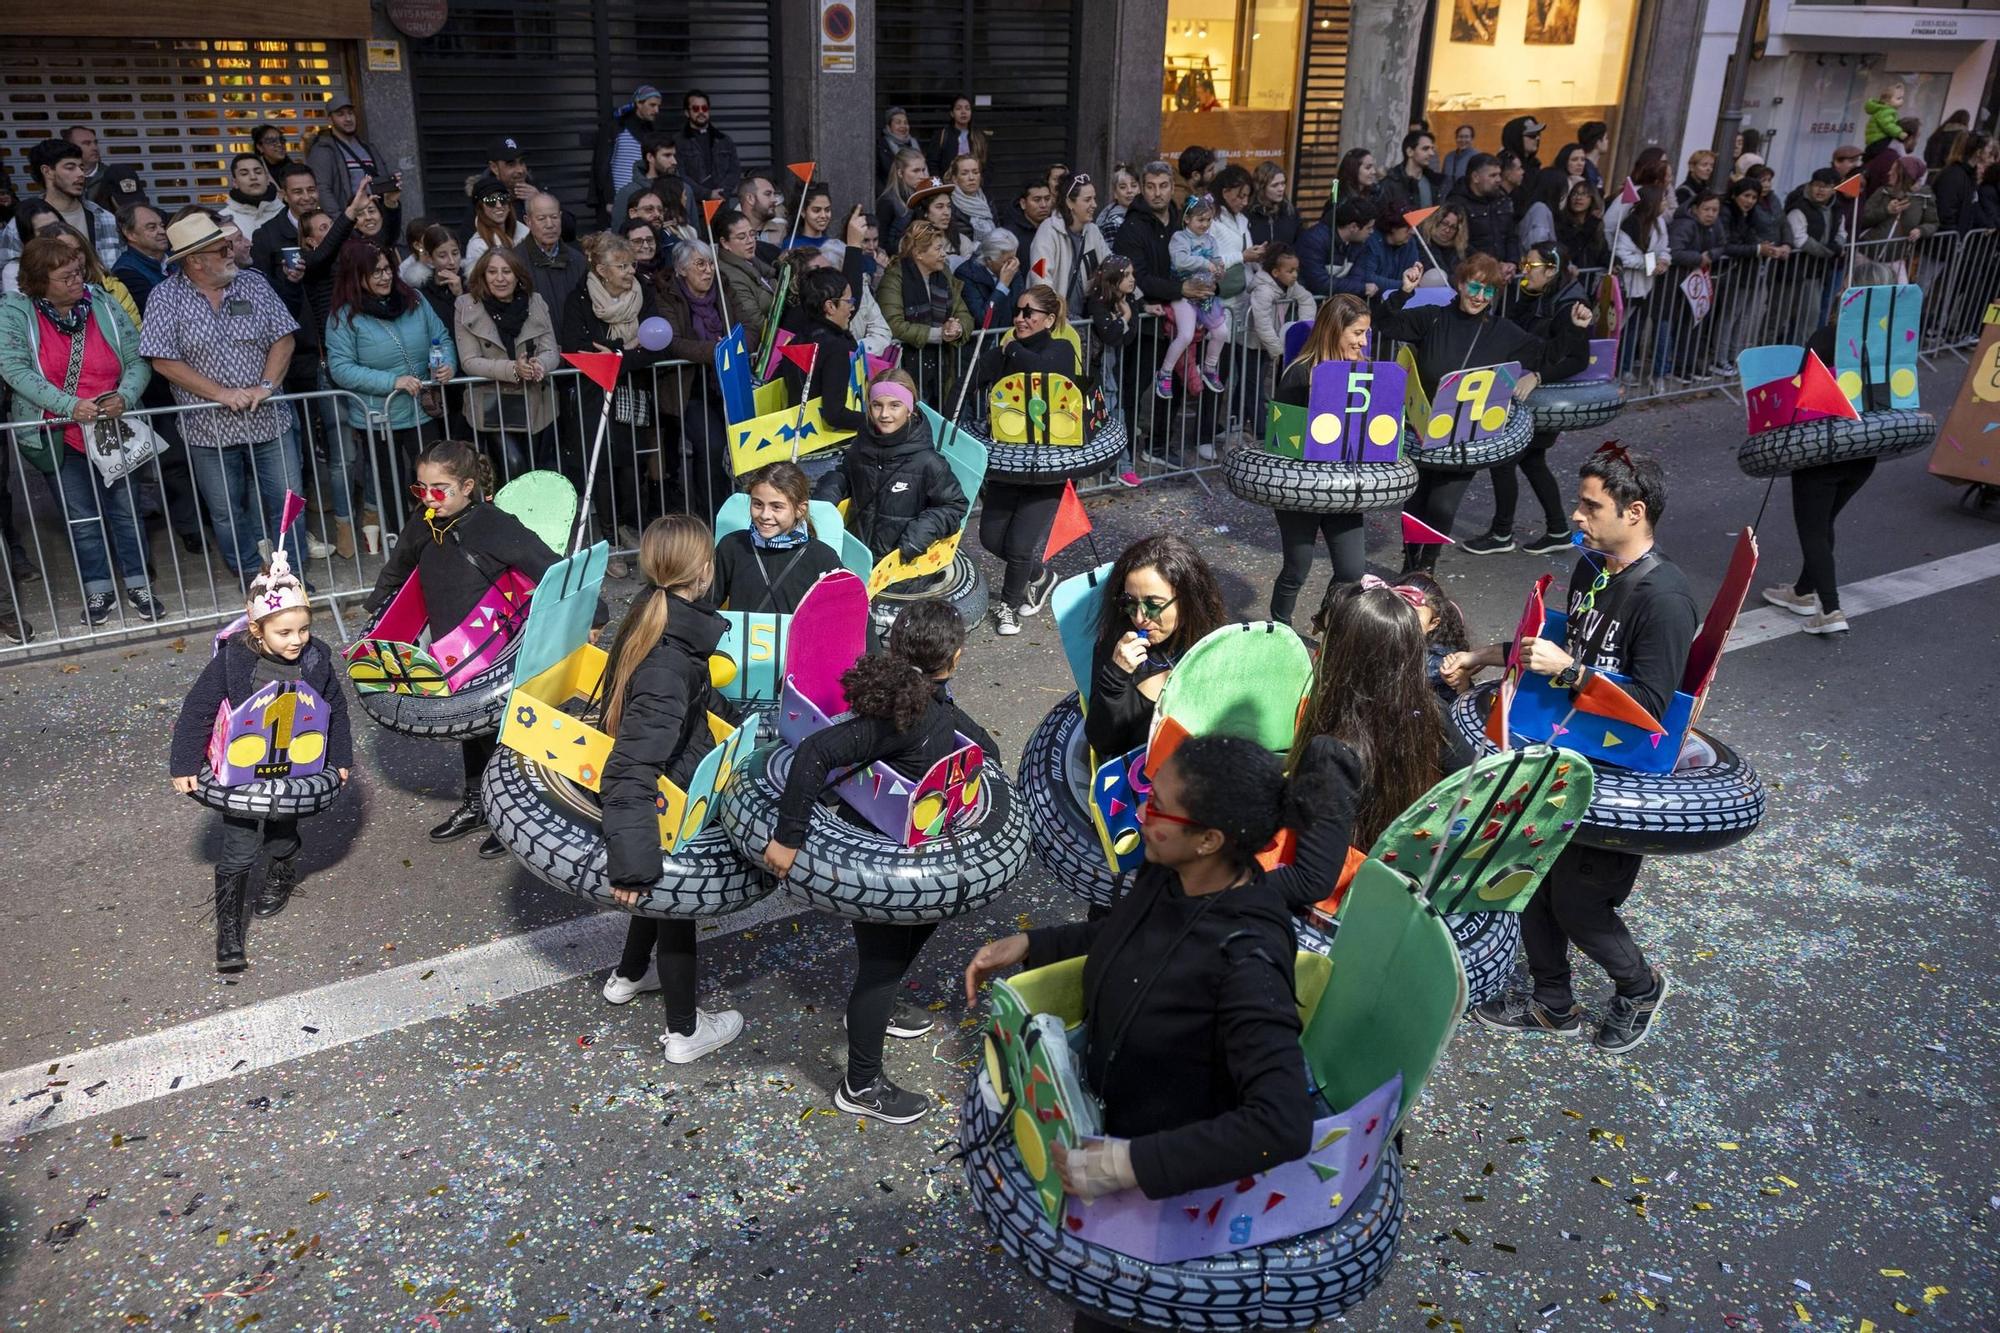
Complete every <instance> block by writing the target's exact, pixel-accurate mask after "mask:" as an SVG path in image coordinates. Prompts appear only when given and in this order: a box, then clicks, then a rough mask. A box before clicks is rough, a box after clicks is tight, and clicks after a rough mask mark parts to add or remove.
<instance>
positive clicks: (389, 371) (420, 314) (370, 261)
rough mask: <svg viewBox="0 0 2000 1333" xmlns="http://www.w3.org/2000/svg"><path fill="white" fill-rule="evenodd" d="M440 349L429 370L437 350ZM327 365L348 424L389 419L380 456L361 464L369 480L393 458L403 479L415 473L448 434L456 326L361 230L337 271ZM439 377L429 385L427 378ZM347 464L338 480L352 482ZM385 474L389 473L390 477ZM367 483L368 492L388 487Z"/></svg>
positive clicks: (341, 485)
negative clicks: (428, 449)
mask: <svg viewBox="0 0 2000 1333" xmlns="http://www.w3.org/2000/svg"><path fill="white" fill-rule="evenodd" d="M434 351H435V352H437V353H440V354H441V362H440V364H439V365H438V367H437V369H436V370H435V371H433V370H432V369H431V356H432V353H433V352H434ZM326 369H327V374H328V375H329V376H330V377H331V378H332V380H333V383H334V385H335V386H336V387H337V388H342V389H346V390H347V391H348V392H349V393H351V394H353V395H355V396H354V397H353V398H350V399H349V400H348V401H347V405H346V406H347V424H348V425H349V426H350V427H352V428H353V429H354V431H356V432H357V433H364V434H365V433H366V431H367V428H368V422H369V419H370V418H378V419H382V420H383V421H384V425H385V426H386V434H385V436H384V437H383V438H380V439H378V441H377V449H376V452H375V454H374V456H373V457H372V458H371V459H370V460H369V462H368V463H367V464H364V465H363V467H362V473H363V477H364V483H363V484H364V485H366V477H367V475H368V474H369V473H370V472H371V471H372V468H373V467H379V466H380V465H381V464H382V463H383V462H384V461H390V462H393V464H394V465H395V467H396V469H397V471H396V473H395V475H396V476H397V477H399V478H405V477H415V476H416V474H417V455H418V454H420V453H422V452H423V450H424V447H425V446H426V445H429V444H430V443H432V442H433V441H435V440H439V439H442V438H444V435H445V429H444V422H443V417H444V396H443V389H442V388H441V387H439V386H442V385H443V384H445V383H447V382H448V381H449V380H450V379H451V378H452V376H453V375H454V374H455V373H456V372H457V369H458V357H457V349H456V347H455V345H454V344H453V342H452V337H451V330H450V329H448V328H446V327H445V326H444V324H443V323H442V322H441V321H440V320H439V319H438V317H437V312H435V311H434V310H432V309H431V306H430V302H428V301H426V300H424V298H423V297H421V296H419V295H417V293H416V291H415V289H413V288H412V287H411V286H410V285H409V284H408V283H406V282H404V281H403V280H402V279H401V278H399V277H397V276H396V258H395V256H394V255H393V254H391V253H390V252H389V251H387V250H385V249H383V248H382V247H381V246H380V245H378V244H376V243H375V242H373V241H369V240H364V239H362V238H360V237H356V238H354V239H353V240H350V241H349V242H348V243H347V244H346V245H344V246H342V247H341V249H340V258H339V260H338V261H337V262H336V263H335V265H334V272H333V313H332V315H331V316H329V317H328V319H327V321H326ZM432 380H434V381H435V384H427V383H426V381H432ZM345 472H346V469H345V468H344V467H337V468H336V469H335V470H334V476H333V479H332V484H333V486H334V487H335V488H337V489H345V488H346V487H347V485H348V481H347V477H346V476H345ZM384 480H385V481H386V479H384ZM388 489H389V488H388V486H387V485H386V484H384V485H382V486H381V488H380V490H379V491H378V490H377V488H375V487H372V486H371V487H369V488H368V491H367V494H368V495H369V496H370V498H373V496H374V495H376V494H378V493H386V492H387V490H388Z"/></svg>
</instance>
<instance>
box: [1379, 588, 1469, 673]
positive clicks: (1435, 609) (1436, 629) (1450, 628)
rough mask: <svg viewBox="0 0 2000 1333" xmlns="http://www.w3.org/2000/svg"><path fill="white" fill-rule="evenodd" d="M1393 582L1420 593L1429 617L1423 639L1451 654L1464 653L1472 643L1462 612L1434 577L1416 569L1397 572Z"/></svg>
mask: <svg viewBox="0 0 2000 1333" xmlns="http://www.w3.org/2000/svg"><path fill="white" fill-rule="evenodd" d="M1396 582H1398V583H1400V584H1402V585H1403V586H1404V587H1405V588H1415V589H1416V590H1417V591H1418V592H1421V593H1422V594H1423V595H1424V605H1425V606H1426V607H1427V608H1429V610H1430V613H1431V616H1432V619H1431V627H1430V631H1429V633H1427V634H1425V635H1424V637H1425V638H1426V639H1427V640H1429V641H1430V642H1431V643H1433V644H1435V645H1437V646H1438V647H1440V648H1444V649H1447V650H1448V651H1451V652H1454V653H1461V652H1464V651H1465V650H1466V649H1468V648H1470V647H1471V646H1472V642H1471V639H1470V638H1469V637H1468V636H1467V634H1466V632H1465V613H1464V612H1463V611H1460V610H1459V609H1458V603H1457V602H1454V601H1452V600H1451V595H1450V594H1449V593H1447V592H1446V591H1445V590H1444V585H1443V584H1442V583H1439V582H1438V581H1437V579H1436V577H1434V576H1433V575H1431V574H1429V573H1426V572H1425V571H1423V570H1421V569H1418V570H1413V571H1411V572H1410V573H1408V574H1404V575H1401V576H1400V577H1398V578H1397V580H1396Z"/></svg>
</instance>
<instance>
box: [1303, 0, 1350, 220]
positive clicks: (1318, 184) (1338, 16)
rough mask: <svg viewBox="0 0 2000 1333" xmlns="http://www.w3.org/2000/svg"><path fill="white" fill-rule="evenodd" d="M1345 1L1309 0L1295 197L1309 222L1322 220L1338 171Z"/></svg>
mask: <svg viewBox="0 0 2000 1333" xmlns="http://www.w3.org/2000/svg"><path fill="white" fill-rule="evenodd" d="M1347 9H1348V6H1347V3H1346V0H1333V2H1331V3H1329V0H1310V3H1309V4H1308V6H1307V11H1306V43H1305V46H1306V50H1305V58H1304V59H1303V60H1301V61H1300V62H1299V99H1298V106H1299V117H1298V133H1299V141H1298V149H1297V151H1296V152H1294V153H1293V154H1292V162H1293V163H1294V166H1293V169H1292V197H1293V198H1294V199H1296V200H1298V201H1299V212H1300V213H1301V214H1303V215H1304V216H1305V219H1306V221H1308V222H1317V221H1319V212H1320V208H1321V206H1322V205H1323V204H1324V203H1325V202H1326V197H1327V191H1328V190H1329V189H1331V188H1332V186H1333V178H1334V177H1335V176H1336V175H1338V174H1339V172H1340V108H1341V104H1342V103H1343V102H1345V101H1346V99H1347Z"/></svg>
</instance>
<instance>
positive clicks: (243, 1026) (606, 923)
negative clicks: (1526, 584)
mask: <svg viewBox="0 0 2000 1333" xmlns="http://www.w3.org/2000/svg"><path fill="white" fill-rule="evenodd" d="M1996 576H2000V545H1994V546H1984V547H1980V548H1979V549H1977V550H1973V551H1966V552H1963V553H1962V554H1959V555H1953V556H1946V557H1945V558H1944V559H1942V560H1933V561H1931V562H1930V563H1928V564H1923V565H1916V566H1913V567H1912V568H1909V569H1904V570H1898V571H1897V572H1895V573H1893V574H1884V575H1882V576H1881V577H1879V578H1873V579H1866V580H1864V581H1862V582H1860V583H1856V584H1854V585H1852V586H1850V587H1848V588H1844V589H1842V590H1841V598H1840V600H1841V603H1842V605H1843V606H1844V608H1845V609H1846V611H1847V614H1848V617H1849V618H1850V619H1852V618H1853V617H1855V616H1858V615H1863V614H1865V613H1867V612H1869V611H1879V610H1881V609H1883V608H1884V607H1890V606H1896V605H1899V604H1901V603H1903V602H1909V601H1914V600H1916V599H1917V598H1920V597H1928V596H1930V595H1932V594H1934V593H1940V592H1949V591H1950V590H1952V589H1953V588H1962V587H1964V586H1965V585H1967V584H1969V583H1977V582H1979V581H1980V580H1982V579H1989V578H1994V577H1996ZM1753 595H1754V594H1753ZM1804 624H1805V621H1804V619H1803V618H1802V617H1799V616H1795V615H1792V614H1791V613H1790V612H1788V611H1780V610H1778V609H1776V608H1775V607H1772V608H1761V609H1758V610H1754V611H1749V612H1746V613H1745V614H1744V615H1743V616H1742V617H1741V618H1740V619H1738V621H1737V622H1736V629H1735V632H1734V633H1732V634H1731V635H1730V638H1729V644H1728V647H1727V648H1726V649H1725V651H1734V650H1735V649H1738V648H1748V647H1752V646H1754V645H1756V644H1760V643H1768V642H1770V641H1771V640H1772V639H1778V638H1783V637H1784V636H1785V635H1787V634H1796V633H1798V632H1799V630H1800V629H1801V627H1802V626H1803V625H1804ZM802 910H804V909H802V908H800V907H799V906H798V904H797V903H795V902H793V901H792V900H790V899H788V898H785V897H783V896H782V895H773V896H772V897H770V898H767V899H765V900H764V901H763V902H762V903H759V904H758V905H757V906H755V907H753V908H750V909H749V910H747V911H744V912H739V913H737V914H736V915H735V916H732V917H725V918H723V919H722V920H721V921H720V922H718V923H717V925H718V926H719V927H720V931H719V932H718V933H723V934H730V933H734V932H736V931H741V930H747V929H749V928H751V927H753V926H757V925H760V924H762V923H764V922H768V921H779V920H783V919H785V918H787V917H791V916H795V915H797V914H798V913H799V912H801V911H802ZM623 922H624V918H623V917H622V916H620V915H619V914H618V913H615V912H604V913H599V914H597V915H595V916H588V917H582V918H579V919H578V920H575V921H566V922H564V923H562V924H561V925H555V926H546V927H544V928H542V929H540V930H535V931H530V932H528V933H526V934H524V935H516V936H514V937H512V938H511V939H504V940H495V941H493V942H492V943H490V944H480V945H475V946H473V947H472V948H469V949H459V950H457V951H455V952H452V953H448V954H444V955H441V956H440V957H437V958H432V959H428V960H426V961H424V962H420V963H411V964H408V965H407V966H403V967H393V968H389V969H387V970H386V971H382V972H376V973H373V974H371V975H369V976H365V977H354V978H352V979H350V980H347V981H339V982H335V983H333V984H332V985H328V986H319V987H315V988H314V989H312V990H307V991H301V992H299V993H297V994H295V995H284V996H279V997H277V998H275V999H270V1000H263V1001H260V1002H258V1003H256V1004H252V1005H247V1006H245V1007H244V1008H241V1009H232V1010H230V1011H229V1012H227V1013H222V1014H215V1015H213V1016H211V1017H208V1018H202V1019H197V1020H195V1021H194V1022H192V1023H183V1024H180V1025H179V1026H177V1027H171V1028H165V1029H162V1030H161V1031H159V1032H149V1033H146V1034H144V1035H142V1036H137V1037H130V1038H127V1039H126V1040H124V1041H118V1042H113V1043H111V1044H110V1045H108V1046H100V1047H97V1048H96V1049H94V1050H88V1051H78V1052H76V1053H74V1054H71V1055H67V1056H63V1057H61V1058H60V1059H57V1060H42V1061H38V1062H36V1063H35V1064H32V1065H24V1066H22V1067H21V1068H19V1069H15V1070H11V1071H9V1072H7V1073H5V1074H0V1140H5V1139H10V1138H15V1137H18V1136H21V1135H24V1134H35V1133H39V1132H41V1131H42V1130H45V1129H55V1128H58V1127H60V1126H64V1125H74V1124H77V1123H79V1122H81V1121H84V1120H89V1119H91V1118H93V1117H95V1116H101V1115H104V1114H105V1113H107V1112H110V1111H119V1110H124V1109H125V1108H127V1107H131V1106H137V1105H139V1104H141V1103H143V1102H149V1101H152V1100H154V1099H156V1098H160V1097H165V1096H168V1095H169V1094H171V1093H174V1092H181V1091H186V1090H187V1089H190V1088H199V1087H202V1086H204V1085H206V1084H209V1083H217V1082H221V1081H223V1080H225V1079H230V1078H235V1077H238V1076H241V1075H247V1074H253V1073H256V1072H258V1071H260V1070H264V1069H269V1068H271V1067H272V1066H274V1065H280V1064H284V1063H285V1062H287V1061H289V1060H297V1059H301V1058H303V1057H306V1056H309V1055H317V1054H320V1053H321V1052H324V1051H329V1050H333V1049H336V1048H338V1047H341V1046H346V1045H350V1044H352V1043H354V1042H357V1041H361V1040H363V1039H364V1038H367V1037H373V1036H378V1035H380V1034H382V1033H384V1032H394V1031H397V1030H398V1029H401V1028H406V1027H410V1026H412V1025H414V1024H417V1023H426V1022H429V1021H430V1020H432V1019H435V1018H447V1017H450V1016H451V1015H453V1014H458V1013H463V1012H464V1011H465V1010H467V1009H470V1008H472V1007H474V1006H476V1005H491V1004H498V1003H500V1002H501V1001H503V1000H508V999H512V998H513V997H514V996H517V995H525V994H528V993H529V992H531V991H536V990H540V989H542V988H543V987H546V986H553V985H556V984H557V983H559V982H563V981H568V980H569V979H570V978H572V977H577V976H582V975H584V974H585V973H589V972H595V971H599V970H601V969H603V968H605V967H608V966H609V965H610V964H611V963H612V962H613V961H614V960H615V958H616V956H617V953H618V948H619V945H620V943H621V941H622V939H623V936H624V924H623ZM51 1065H53V1066H55V1072H53V1073H51V1072H50V1066H51ZM58 1096H60V1100H58Z"/></svg>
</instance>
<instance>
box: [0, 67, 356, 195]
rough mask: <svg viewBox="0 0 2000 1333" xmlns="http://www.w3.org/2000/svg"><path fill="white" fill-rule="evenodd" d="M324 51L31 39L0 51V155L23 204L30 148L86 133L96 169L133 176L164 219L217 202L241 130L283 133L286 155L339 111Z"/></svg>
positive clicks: (338, 77) (338, 88)
mask: <svg viewBox="0 0 2000 1333" xmlns="http://www.w3.org/2000/svg"><path fill="white" fill-rule="evenodd" d="M342 45H343V44H342V43H339V42H330V41H235V40H196V39H161V40H157V41H146V40H143V39H138V38H130V37H117V38H110V37H107V38H75V39H70V38H41V37H37V38H34V39H32V40H27V39H14V40H9V41H7V42H4V43H0V48H4V49H0V88H4V89H5V92H4V93H0V147H4V149H5V155H6V156H5V161H6V164H7V169H8V173H9V175H10V176H12V178H13V181H14V188H15V189H16V190H17V191H20V192H22V193H26V192H28V191H29V190H31V189H32V188H33V183H32V182H30V181H28V180H26V179H25V176H26V165H27V162H26V159H27V154H28V150H29V148H31V147H33V146H34V145H35V144H36V143H37V142H39V141H41V140H43V139H47V138H51V137H53V136H54V135H55V134H57V133H58V132H59V130H60V129H61V127H62V126H63V125H64V124H66V123H71V122H83V123H86V124H88V125H90V126H91V127H92V128H94V129H95V130H96V131H97V139H98V147H99V149H100V151H101V152H102V153H103V156H104V160H105V161H106V162H108V163H113V164H117V165H129V166H135V167H137V168H138V169H139V173H140V175H141V177H143V178H144V180H145V182H146V189H147V193H148V194H149V195H150V197H151V198H152V200H153V202H154V203H156V204H159V205H161V206H162V207H164V208H166V209H168V210H169V211H171V210H173V209H175V208H178V207H180V206H181V205H183V204H190V203H194V202H196V201H197V200H198V199H207V200H211V201H213V200H219V199H221V198H222V197H223V195H224V193H225V192H226V191H227V189H228V188H229V187H228V181H227V176H228V171H229V159H230V158H231V157H233V156H234V155H235V154H237V153H241V152H248V151H249V150H250V131H251V129H252V127H254V126H256V125H259V124H263V123H265V122H268V123H270V124H273V125H279V126H282V127H284V130H285V135H286V139H287V142H288V143H289V144H290V145H291V149H292V154H293V156H295V157H302V156H303V155H304V153H305V145H306V141H307V139H309V138H310V137H311V135H312V134H314V133H316V132H317V131H318V130H319V128H320V127H321V126H322V125H323V124H324V117H325V109H326V108H327V107H329V106H331V105H334V104H335V103H336V102H338V101H340V100H343V99H345V97H346V95H347V93H346V79H345V74H344V70H343V68H342V59H341V55H340V48H341V46H342Z"/></svg>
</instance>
